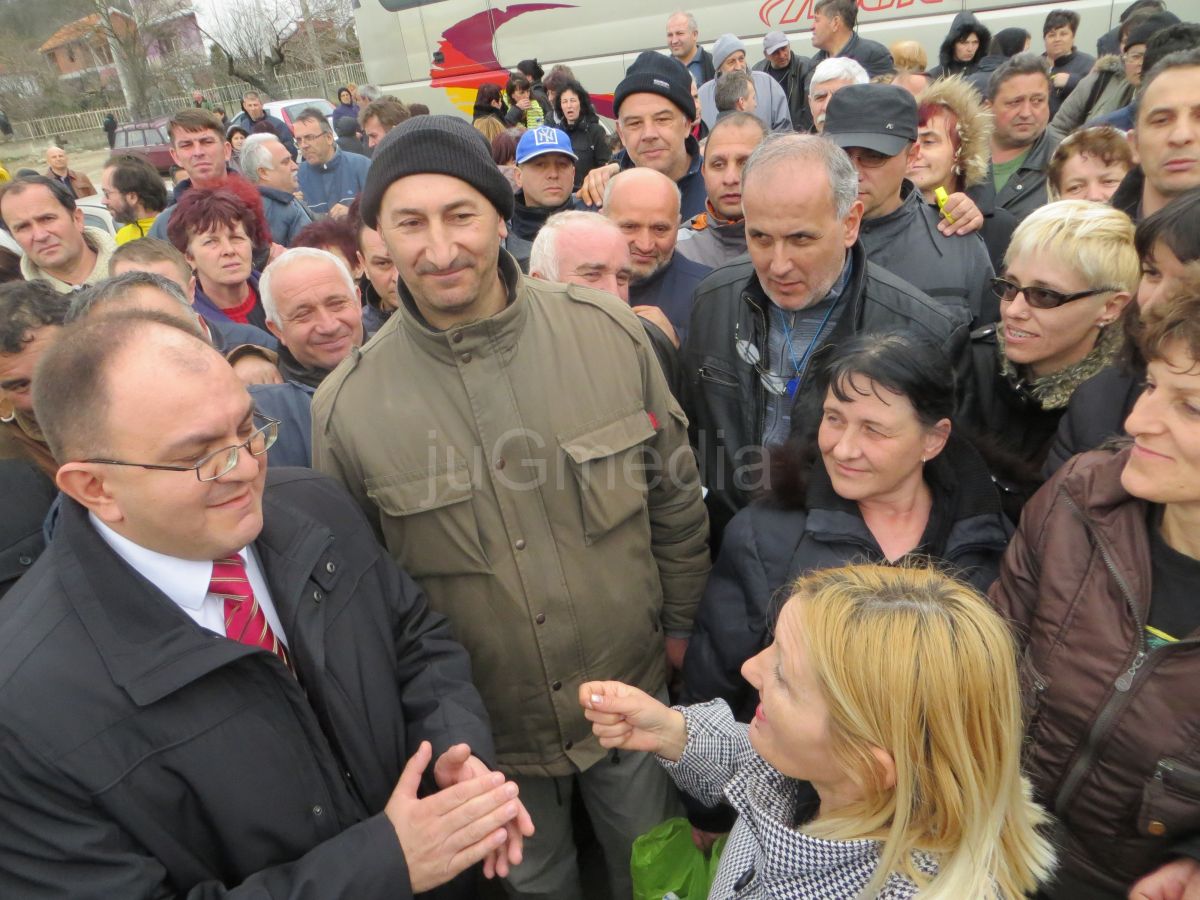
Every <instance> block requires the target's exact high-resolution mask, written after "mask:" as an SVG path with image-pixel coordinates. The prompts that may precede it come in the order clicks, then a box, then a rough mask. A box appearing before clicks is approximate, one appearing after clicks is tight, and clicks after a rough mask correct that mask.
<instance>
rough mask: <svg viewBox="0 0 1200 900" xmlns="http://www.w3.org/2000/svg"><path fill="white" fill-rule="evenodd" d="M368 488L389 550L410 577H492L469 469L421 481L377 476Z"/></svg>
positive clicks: (427, 477)
mask: <svg viewBox="0 0 1200 900" xmlns="http://www.w3.org/2000/svg"><path fill="white" fill-rule="evenodd" d="M366 489H367V496H369V497H370V498H371V500H372V502H373V503H374V504H375V505H376V506H377V507H378V508H379V514H380V515H379V521H380V527H381V528H382V530H383V538H384V541H385V542H386V543H387V547H388V550H389V551H390V552H391V554H392V556H394V557H395V558H396V561H397V562H398V563H399V564H400V566H401V567H402V568H403V569H404V570H405V571H406V572H407V573H408V574H409V575H411V576H412V577H414V578H421V577H423V576H434V575H472V574H477V575H488V574H491V571H492V567H491V564H490V563H489V562H488V558H487V554H486V553H485V552H484V549H483V542H482V541H481V540H480V537H479V522H478V520H477V518H476V514H475V502H474V489H473V486H472V484H471V476H470V473H469V472H468V471H467V469H466V468H465V467H464V468H461V469H456V470H454V471H452V472H441V473H437V474H429V473H424V474H422V475H420V476H417V477H406V476H398V475H385V476H383V477H380V478H371V479H368V480H367V483H366Z"/></svg>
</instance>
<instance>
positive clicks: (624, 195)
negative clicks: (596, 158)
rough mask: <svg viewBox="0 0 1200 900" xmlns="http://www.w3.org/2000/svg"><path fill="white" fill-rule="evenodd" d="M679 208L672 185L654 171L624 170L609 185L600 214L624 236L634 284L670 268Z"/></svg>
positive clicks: (678, 197) (676, 191) (643, 169)
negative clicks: (630, 256) (629, 256)
mask: <svg viewBox="0 0 1200 900" xmlns="http://www.w3.org/2000/svg"><path fill="white" fill-rule="evenodd" d="M680 205H681V199H680V195H679V188H678V187H677V186H676V185H675V182H673V181H671V179H670V178H668V177H667V176H666V175H663V174H662V173H661V172H658V171H656V170H654V169H647V168H642V167H638V168H634V169H626V170H625V171H624V172H619V173H617V174H616V175H614V176H613V177H612V179H611V180H610V181H609V182H608V186H607V188H605V191H604V209H603V212H604V215H605V216H606V217H607V218H609V219H611V220H612V221H613V222H614V223H615V224H616V226H617V227H618V228H620V229H621V233H622V234H623V235H625V239H626V241H627V242H628V244H629V252H630V254H631V255H632V258H633V274H634V280H635V282H636V281H645V280H646V279H647V278H649V277H650V276H652V275H653V274H654V273H655V272H657V271H659V270H660V269H662V268H665V267H666V266H667V265H668V264H670V262H671V257H672V256H673V255H674V253H675V240H676V238H677V237H678V234H679V209H680Z"/></svg>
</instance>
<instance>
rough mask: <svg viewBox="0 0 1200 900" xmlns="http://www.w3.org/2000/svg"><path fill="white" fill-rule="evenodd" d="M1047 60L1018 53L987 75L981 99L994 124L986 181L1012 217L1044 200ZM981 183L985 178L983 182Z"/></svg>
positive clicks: (1049, 149) (1050, 144)
mask: <svg viewBox="0 0 1200 900" xmlns="http://www.w3.org/2000/svg"><path fill="white" fill-rule="evenodd" d="M1051 92H1052V83H1051V78H1050V64H1049V63H1048V62H1046V60H1045V58H1043V57H1041V56H1039V55H1038V54H1036V53H1018V54H1017V55H1016V56H1014V57H1012V58H1011V59H1010V60H1008V62H1006V63H1005V64H1004V65H1002V66H1001V67H1000V68H998V69H997V70H996V71H995V72H993V73H992V77H991V78H989V79H988V84H987V91H986V93H985V99H986V101H987V103H986V106H987V108H988V109H989V110H991V113H992V120H993V122H994V123H995V125H994V127H993V129H992V160H991V165H990V166H989V167H988V181H990V182H991V184H992V188H993V189H994V190H995V192H996V206H998V207H1001V208H1003V209H1007V210H1008V211H1009V212H1010V213H1012V214H1013V215H1014V216H1016V218H1017V220H1018V221H1020V220H1021V219H1024V218H1025V217H1026V216H1027V215H1029V214H1030V213H1031V212H1033V211H1034V210H1035V209H1037V208H1038V207H1040V206H1044V205H1045V204H1046V201H1047V198H1048V195H1047V192H1046V170H1047V169H1048V168H1049V166H1050V156H1051V154H1052V153H1053V152H1054V141H1053V139H1052V138H1051V137H1050V134H1049V131H1048V130H1047V129H1048V126H1049V124H1050V94H1051ZM984 184H987V182H984Z"/></svg>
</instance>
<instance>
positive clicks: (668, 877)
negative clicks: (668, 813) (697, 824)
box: [629, 819, 725, 900]
mask: <svg viewBox="0 0 1200 900" xmlns="http://www.w3.org/2000/svg"><path fill="white" fill-rule="evenodd" d="M724 849H725V838H724V837H722V838H720V839H718V840H717V842H716V843H715V844H714V845H713V848H712V852H711V853H710V854H709V855H708V856H707V857H706V856H705V855H704V854H703V853H701V852H700V850H699V849H697V847H696V845H695V844H693V843H692V826H691V825H689V824H688V820H687V819H667V821H665V822H663V823H662V824H661V825H658V826H657V827H655V828H652V829H651V830H650V831H647V832H646V833H645V834H643V835H642V836H641V837H640V838H638V839H637V840H636V841H634V842H633V856H632V857H631V859H630V862H629V868H630V872H631V874H632V875H633V900H663V898H664V897H666V896H667V895H668V894H674V895H675V897H678V898H679V900H706V898H707V897H708V890H709V888H710V887H712V882H713V877H714V876H715V875H716V874H717V864H718V863H719V862H720V861H721V851H722V850H724Z"/></svg>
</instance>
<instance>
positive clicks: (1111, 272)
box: [1004, 200, 1142, 294]
mask: <svg viewBox="0 0 1200 900" xmlns="http://www.w3.org/2000/svg"><path fill="white" fill-rule="evenodd" d="M1133 232H1134V227H1133V222H1132V221H1130V219H1129V216H1127V215H1125V213H1123V212H1121V211H1120V210H1119V209H1113V208H1112V207H1111V206H1106V205H1105V204H1103V203H1095V202H1093V201H1091V200H1056V201H1055V202H1054V203H1048V204H1046V205H1045V206H1042V207H1039V208H1038V209H1036V210H1034V211H1033V212H1032V213H1030V214H1029V216H1028V217H1027V218H1026V219H1025V220H1024V221H1023V222H1022V223H1021V224H1020V225H1018V226H1017V228H1016V231H1014V232H1013V236H1012V240H1011V241H1010V242H1009V244H1008V250H1007V252H1006V253H1005V254H1004V264H1005V266H1010V265H1012V261H1013V260H1014V259H1017V258H1018V257H1020V256H1024V255H1025V254H1027V253H1043V254H1046V255H1047V256H1050V257H1052V258H1054V259H1059V260H1062V262H1063V265H1064V266H1065V267H1067V268H1070V269H1072V270H1074V271H1075V272H1078V273H1079V275H1080V276H1081V277H1082V278H1083V279H1084V281H1086V282H1087V283H1088V285H1089V286H1090V287H1094V288H1111V289H1112V290H1116V291H1128V292H1129V293H1131V294H1132V293H1133V292H1134V291H1136V290H1137V286H1138V280H1139V279H1140V278H1141V277H1142V264H1141V260H1139V259H1138V254H1137V248H1136V247H1134V244H1133Z"/></svg>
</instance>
